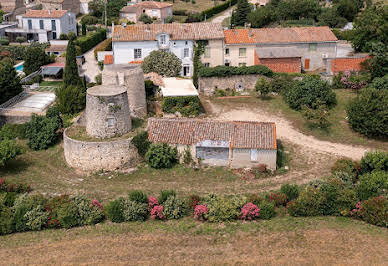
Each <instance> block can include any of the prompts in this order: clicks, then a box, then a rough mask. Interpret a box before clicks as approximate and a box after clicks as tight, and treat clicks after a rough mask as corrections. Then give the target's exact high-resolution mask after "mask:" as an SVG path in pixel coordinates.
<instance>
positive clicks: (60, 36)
mask: <svg viewBox="0 0 388 266" xmlns="http://www.w3.org/2000/svg"><path fill="white" fill-rule="evenodd" d="M59 39H60V40H68V39H69V37H67V34H65V33H61V35H59Z"/></svg>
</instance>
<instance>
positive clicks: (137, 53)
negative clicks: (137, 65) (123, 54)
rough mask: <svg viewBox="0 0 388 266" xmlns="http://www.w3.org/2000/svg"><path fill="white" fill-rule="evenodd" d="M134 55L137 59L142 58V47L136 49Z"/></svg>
mask: <svg viewBox="0 0 388 266" xmlns="http://www.w3.org/2000/svg"><path fill="white" fill-rule="evenodd" d="M133 57H134V58H135V59H140V58H141V49H134V55H133Z"/></svg>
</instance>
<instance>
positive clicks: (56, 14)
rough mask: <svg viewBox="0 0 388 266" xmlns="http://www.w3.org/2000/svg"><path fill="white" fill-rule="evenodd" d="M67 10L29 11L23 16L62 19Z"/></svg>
mask: <svg viewBox="0 0 388 266" xmlns="http://www.w3.org/2000/svg"><path fill="white" fill-rule="evenodd" d="M66 13H67V10H29V11H27V13H26V14H24V15H23V17H24V18H61V17H63V16H64V15H65V14H66Z"/></svg>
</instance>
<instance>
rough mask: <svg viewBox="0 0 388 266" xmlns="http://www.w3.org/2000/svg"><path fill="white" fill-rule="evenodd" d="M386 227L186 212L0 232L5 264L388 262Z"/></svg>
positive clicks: (322, 219)
mask: <svg viewBox="0 0 388 266" xmlns="http://www.w3.org/2000/svg"><path fill="white" fill-rule="evenodd" d="M387 233H388V230H387V229H386V228H378V227H375V226H371V225H368V224H365V223H363V222H360V221H356V220H351V219H346V218H338V217H316V218H315V217H309V218H292V217H278V218H275V219H273V220H270V221H258V222H248V223H244V222H233V223H225V224H209V223H199V222H195V221H193V220H192V218H189V217H188V218H185V219H183V220H179V221H168V222H157V221H156V222H155V221H148V222H145V223H123V224H110V223H106V224H99V225H96V226H93V227H82V228H75V229H71V230H64V229H61V230H45V231H41V232H27V233H20V234H13V235H8V236H3V237H1V238H0V257H1V258H2V262H1V263H2V264H27V263H30V264H31V263H34V264H48V263H50V264H57V263H62V264H80V263H87V264H107V263H115V264H119V263H131V264H135V263H136V264H138V263H147V264H149V263H157V264H193V263H196V264H220V263H222V264H225V263H227V264H232V263H233V264H235V263H244V264H246V263H248V264H253V263H260V264H286V265H295V264H303V265H306V264H310V265H311V264H334V263H335V264H357V265H358V264H360V265H366V264H384V263H386V262H387V261H388V254H387V253H386V250H387V249H388V234H387ZM42 251H44V252H42ZM15 254H18V255H17V256H15Z"/></svg>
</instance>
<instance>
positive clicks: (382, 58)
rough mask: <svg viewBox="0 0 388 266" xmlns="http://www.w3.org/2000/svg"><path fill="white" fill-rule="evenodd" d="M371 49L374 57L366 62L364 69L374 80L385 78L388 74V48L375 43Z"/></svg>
mask: <svg viewBox="0 0 388 266" xmlns="http://www.w3.org/2000/svg"><path fill="white" fill-rule="evenodd" d="M371 47H372V48H371V56H372V57H371V58H369V59H367V60H365V62H364V67H365V68H366V69H367V70H369V72H370V74H371V78H372V79H374V78H378V77H383V76H385V75H386V74H387V73H388V48H387V46H385V45H384V44H382V43H373V44H372V45H371Z"/></svg>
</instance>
